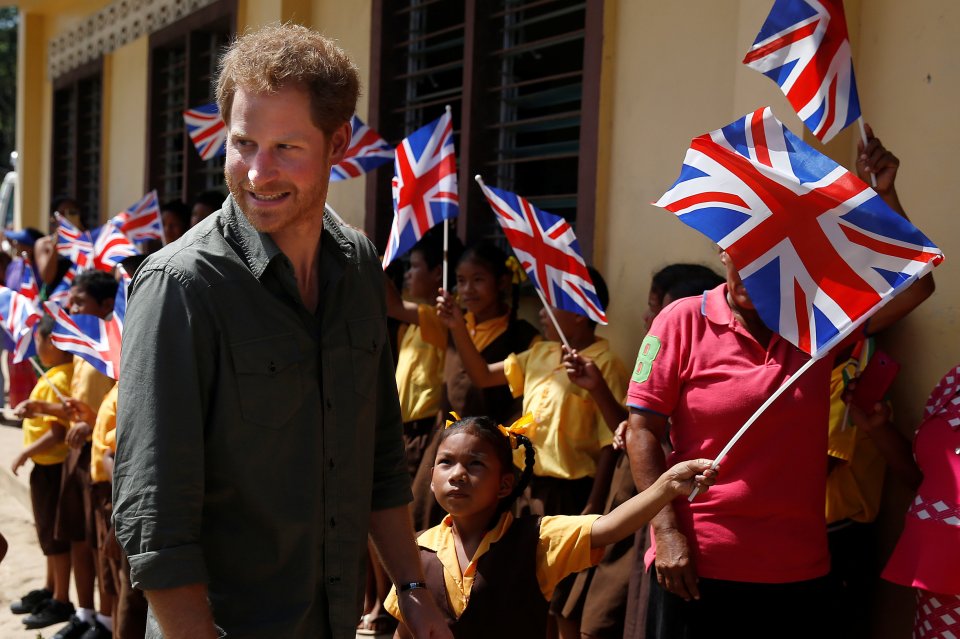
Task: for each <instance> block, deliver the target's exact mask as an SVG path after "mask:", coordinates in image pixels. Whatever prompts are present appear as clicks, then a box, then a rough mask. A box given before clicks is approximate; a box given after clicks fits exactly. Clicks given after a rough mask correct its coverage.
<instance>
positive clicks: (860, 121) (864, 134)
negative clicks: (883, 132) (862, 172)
mask: <svg viewBox="0 0 960 639" xmlns="http://www.w3.org/2000/svg"><path fill="white" fill-rule="evenodd" d="M857 125H858V126H859V127H860V141H861V142H863V150H864V151H866V150H867V127H866V126H864V124H863V116H862V115H861V116H860V117H859V118H857ZM858 159H859V158H858ZM870 186H872V187H873V188H877V176H876V174H874V173H871V174H870Z"/></svg>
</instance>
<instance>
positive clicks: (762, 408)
mask: <svg viewBox="0 0 960 639" xmlns="http://www.w3.org/2000/svg"><path fill="white" fill-rule="evenodd" d="M937 264H939V262H938V261H930V262H927V263H926V264H925V265H924V266H923V268H921V269H920V270H919V271H918V272H917V273H914V274H913V275H912V276H910V279H909V280H907V281H906V282H904V283H903V284H901V285H900V286H899V287H898V288H899V290H900V291H901V292H902V291H905V290H907V289H908V288H910V287H911V286H913V284H914V283H915V282H916V281H917V280H918V279H920V278H921V277H923V276H925V275H926V274H927V273H929V272H930V271H932V270H933V268H934V266H936V265H937ZM894 297H896V295H888V296H887V297H884V298H883V299H881V300H880V301H879V302H877V304H876V305H875V306H874V307H873V308H872V309H870V310H869V311H868V312H866V313H864V314H863V315H861V316H860V317H858V318H857V320H856V321H855V322H854V323H852V324H851V325H850V326H849V327H847V328H846V329H845V330H844V331H842V332H840V333H838V334H837V335H835V336H834V337H833V339H831V340H830V341H829V342H828V343H827V344H824V346H823V349H822V351H821V352H822V355H821V356H820V357H813V358H810V361H808V362H807V363H806V364H804V365H803V366H801V367H800V368H799V369H798V370H797V372H796V373H794V374H793V375H791V376H790V379H788V380H787V381H786V382H784V383H783V385H782V386H781V387H780V388H778V389H777V390H776V391H775V392H774V393H773V395H771V396H770V397H769V398H768V399H767V401H765V402H764V403H763V404H762V405H761V406H760V408H758V409H757V410H756V412H755V413H754V414H753V415H751V416H750V419H748V420H747V423H745V424H744V425H743V426H741V427H740V430H738V431H737V434H736V435H734V436H733V438H732V439H731V440H730V441H729V442H727V445H726V446H724V447H723V450H721V451H720V454H719V455H717V457H716V459H714V460H713V464H711V466H710V467H711V468H713V469H714V470H716V468H717V466H719V465H720V462H721V461H722V460H723V458H724V457H726V456H727V453H729V452H730V449H731V448H733V445H734V444H736V443H737V441H739V439H740V438H741V437H743V435H744V433H746V432H747V429H748V428H750V426H752V425H753V423H754V422H755V421H757V418H759V417H760V414H761V413H763V411H765V410H766V409H767V407H768V406H770V404H772V403H773V402H774V400H776V399H777V398H778V397H780V395H782V394H783V392H784V391H785V390H787V388H789V387H790V385H791V384H793V382H794V381H796V380H797V378H799V377H800V376H801V375H802V374H804V373H805V372H807V371H808V370H809V369H810V367H811V366H813V363H814V362H816V361H818V360H819V359H820V358H821V357H823V356H826V355H829V353H830V351H831V350H832V349H833V347H834V346H836V345H837V344H839V343H840V342H842V341H843V340H845V339H846V338H847V336H849V335H850V334H851V333H853V332H854V331H855V330H857V329H858V328H860V327H861V326H863V325H864V324H865V323H866V321H867V320H868V319H870V318H871V317H873V316H874V314H876V312H877V311H879V310H880V309H881V308H883V307H884V306H885V305H886V304H887V302H889V301H890V300H892V299H893V298H894ZM699 492H700V491H699V489H698V488H696V487H695V488H694V489H693V492H692V493H690V497H689V498H688V499H687V501H693V499H694V497H696V496H697V493H699Z"/></svg>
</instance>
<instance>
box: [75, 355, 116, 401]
mask: <svg viewBox="0 0 960 639" xmlns="http://www.w3.org/2000/svg"><path fill="white" fill-rule="evenodd" d="M114 384H116V381H115V380H113V379H110V378H109V377H107V376H106V375H104V374H103V373H101V372H100V371H98V370H97V369H96V368H95V367H94V365H93V364H91V363H90V362H88V361H87V360H85V359H83V358H82V357H80V356H79V355H74V356H73V378H72V380H71V382H70V397H72V398H73V399H76V400H79V401H81V402H83V403H84V404H86V405H87V406H89V407H90V408H92V409H93V412H95V413H96V412H97V411H98V410H99V409H100V402H102V401H103V398H104V397H106V395H107V393H108V392H110V389H111V388H113V386H114Z"/></svg>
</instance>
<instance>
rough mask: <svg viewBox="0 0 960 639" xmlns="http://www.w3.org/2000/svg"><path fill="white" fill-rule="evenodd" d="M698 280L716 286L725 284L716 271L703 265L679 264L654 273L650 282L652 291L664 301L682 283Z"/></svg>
mask: <svg viewBox="0 0 960 639" xmlns="http://www.w3.org/2000/svg"><path fill="white" fill-rule="evenodd" d="M697 279H699V280H704V281H715V282H716V284H714V286H719V285H720V283H721V282H723V278H722V277H720V276H719V275H717V272H716V271H714V270H713V269H712V268H708V267H706V266H704V265H703V264H683V263H679V264H670V265H668V266H664V267H663V268H662V269H660V270H659V271H657V272H656V273H654V275H653V280H652V281H651V282H650V289H651V290H652V291H653V292H654V293H655V294H656V295H659V296H660V298H661V299H663V296H664V294H665V293H666V292H667V291H669V290H670V289H671V288H673V287H674V286H676V285H677V284H679V283H680V282H682V281H684V280H697ZM711 288H713V286H712V287H711Z"/></svg>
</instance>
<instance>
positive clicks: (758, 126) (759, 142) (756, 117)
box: [750, 109, 773, 166]
mask: <svg viewBox="0 0 960 639" xmlns="http://www.w3.org/2000/svg"><path fill="white" fill-rule="evenodd" d="M750 133H751V134H752V135H753V150H754V151H755V152H756V154H757V162H759V163H760V164H763V165H764V166H773V164H772V163H771V162H770V151H769V150H768V149H767V132H766V131H764V130H763V109H757V110H756V111H754V112H753V115H752V116H750Z"/></svg>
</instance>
